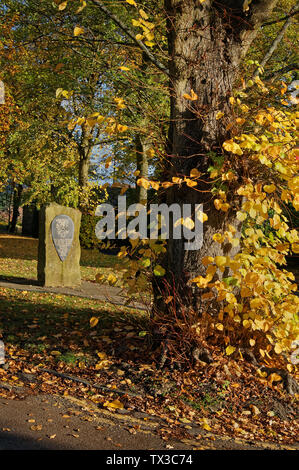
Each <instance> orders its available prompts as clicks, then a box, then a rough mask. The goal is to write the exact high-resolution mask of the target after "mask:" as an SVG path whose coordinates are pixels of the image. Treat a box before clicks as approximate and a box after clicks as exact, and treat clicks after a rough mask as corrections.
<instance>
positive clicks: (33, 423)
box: [0, 395, 192, 450]
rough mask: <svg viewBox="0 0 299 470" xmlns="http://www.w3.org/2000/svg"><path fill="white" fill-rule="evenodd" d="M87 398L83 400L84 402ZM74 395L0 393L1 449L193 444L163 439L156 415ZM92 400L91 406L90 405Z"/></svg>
mask: <svg viewBox="0 0 299 470" xmlns="http://www.w3.org/2000/svg"><path fill="white" fill-rule="evenodd" d="M82 403H83V406H82ZM85 403H86V402H80V401H79V400H76V399H70V398H64V397H56V396H54V397H53V396H48V395H38V396H29V397H27V398H26V399H24V400H16V399H14V400H8V399H1V398H0V450H40V449H42V450H46V449H49V450H55V449H57V450H63V449H64V450H65V449H69V450H75V449H80V450H96V449H98V450H99V449H101V450H113V449H115V450H131V449H135V450H139V449H140V450H141V449H144V450H150V449H153V450H163V449H164V450H165V449H167V447H166V446H167V445H171V447H173V448H174V449H191V448H192V447H191V446H190V445H186V444H184V443H182V442H172V441H170V442H168V441H167V442H165V441H164V440H162V438H161V437H159V436H158V435H157V434H156V433H155V428H156V427H157V426H158V424H157V423H155V422H154V421H153V422H152V423H145V421H144V420H141V419H138V418H134V417H130V416H126V415H120V414H119V413H112V412H109V411H106V410H99V409H96V408H97V407H96V406H95V405H92V404H91V405H88V404H86V405H85ZM89 406H91V407H89Z"/></svg>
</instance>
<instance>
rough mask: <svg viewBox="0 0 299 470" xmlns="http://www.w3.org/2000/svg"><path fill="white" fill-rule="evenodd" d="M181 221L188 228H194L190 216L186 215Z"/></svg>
mask: <svg viewBox="0 0 299 470" xmlns="http://www.w3.org/2000/svg"><path fill="white" fill-rule="evenodd" d="M182 223H183V225H184V227H186V228H188V229H189V230H193V229H194V222H193V220H192V219H191V218H190V217H186V218H185V219H182Z"/></svg>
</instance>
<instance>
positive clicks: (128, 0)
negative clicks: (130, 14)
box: [126, 0, 137, 7]
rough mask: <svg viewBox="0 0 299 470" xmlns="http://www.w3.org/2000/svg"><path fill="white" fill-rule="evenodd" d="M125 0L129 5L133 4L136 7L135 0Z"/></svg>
mask: <svg viewBox="0 0 299 470" xmlns="http://www.w3.org/2000/svg"><path fill="white" fill-rule="evenodd" d="M126 2H127V3H128V4H129V5H133V6H134V7H137V5H136V2H135V0H126Z"/></svg>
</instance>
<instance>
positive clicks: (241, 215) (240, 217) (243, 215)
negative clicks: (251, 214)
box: [237, 211, 247, 222]
mask: <svg viewBox="0 0 299 470" xmlns="http://www.w3.org/2000/svg"><path fill="white" fill-rule="evenodd" d="M246 218H247V214H246V213H245V212H240V211H238V212H237V219H238V220H240V221H241V222H244V220H245V219H246Z"/></svg>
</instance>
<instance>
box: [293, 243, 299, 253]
mask: <svg viewBox="0 0 299 470" xmlns="http://www.w3.org/2000/svg"><path fill="white" fill-rule="evenodd" d="M292 251H293V253H299V243H292Z"/></svg>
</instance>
